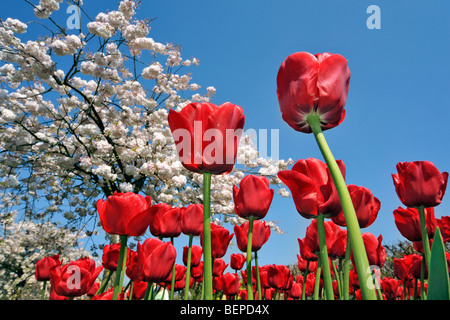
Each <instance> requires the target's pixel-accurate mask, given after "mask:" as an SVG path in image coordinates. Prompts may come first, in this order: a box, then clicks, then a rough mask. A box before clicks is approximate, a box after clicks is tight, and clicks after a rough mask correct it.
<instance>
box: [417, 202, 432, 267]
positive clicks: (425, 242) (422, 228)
mask: <svg viewBox="0 0 450 320" xmlns="http://www.w3.org/2000/svg"><path fill="white" fill-rule="evenodd" d="M417 209H418V210H419V218H420V231H421V232H422V244H423V252H424V253H425V262H426V265H427V268H428V270H429V269H430V257H431V250H430V241H429V239H428V230H427V222H426V219H425V208H424V207H419V208H417Z"/></svg>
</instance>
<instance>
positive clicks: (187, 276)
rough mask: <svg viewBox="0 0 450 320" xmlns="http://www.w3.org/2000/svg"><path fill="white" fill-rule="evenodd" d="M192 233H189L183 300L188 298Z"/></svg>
mask: <svg viewBox="0 0 450 320" xmlns="http://www.w3.org/2000/svg"><path fill="white" fill-rule="evenodd" d="M193 238H194V236H193V235H189V247H188V256H187V263H186V264H187V266H186V268H187V269H186V284H185V285H184V300H189V286H190V284H191V255H192V239H193Z"/></svg>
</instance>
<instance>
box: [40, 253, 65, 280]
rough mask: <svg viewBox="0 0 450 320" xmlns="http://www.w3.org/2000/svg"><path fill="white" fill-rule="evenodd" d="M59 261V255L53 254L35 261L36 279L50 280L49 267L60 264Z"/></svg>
mask: <svg viewBox="0 0 450 320" xmlns="http://www.w3.org/2000/svg"><path fill="white" fill-rule="evenodd" d="M60 265H61V261H60V260H59V255H58V254H57V255H54V256H51V257H45V258H42V259H41V260H38V261H37V262H36V269H35V277H36V280H37V281H48V280H50V276H51V275H50V269H51V268H53V267H55V266H60Z"/></svg>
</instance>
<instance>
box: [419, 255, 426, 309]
mask: <svg viewBox="0 0 450 320" xmlns="http://www.w3.org/2000/svg"><path fill="white" fill-rule="evenodd" d="M420 299H421V300H426V299H425V257H424V255H423V254H422V263H421V265H420Z"/></svg>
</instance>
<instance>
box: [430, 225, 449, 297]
mask: <svg viewBox="0 0 450 320" xmlns="http://www.w3.org/2000/svg"><path fill="white" fill-rule="evenodd" d="M427 300H450V285H449V278H448V269H447V259H446V256H445V248H444V243H443V242H442V237H441V232H440V230H439V228H436V233H435V234H434V240H433V245H432V246H431V258H430V267H429V268H428V293H427Z"/></svg>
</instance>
